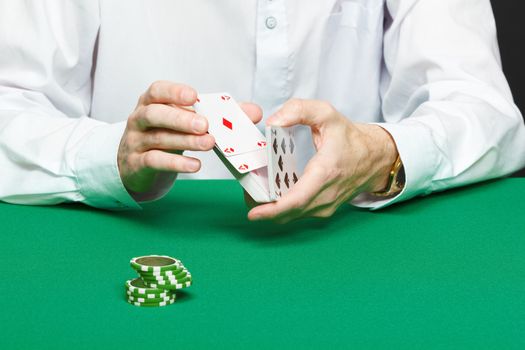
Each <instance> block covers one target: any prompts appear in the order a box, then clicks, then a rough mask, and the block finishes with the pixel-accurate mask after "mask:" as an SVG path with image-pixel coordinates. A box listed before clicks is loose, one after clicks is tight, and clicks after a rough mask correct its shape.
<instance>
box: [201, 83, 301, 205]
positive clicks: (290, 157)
mask: <svg viewBox="0 0 525 350" xmlns="http://www.w3.org/2000/svg"><path fill="white" fill-rule="evenodd" d="M194 108H195V111H196V112H197V113H199V114H200V115H202V116H204V117H206V118H207V119H208V123H209V129H208V132H209V133H210V134H211V135H213V136H214V137H215V142H216V144H215V148H214V151H215V153H216V154H217V156H218V157H219V158H220V159H221V161H222V162H223V163H224V165H225V166H226V167H227V168H228V170H229V171H230V173H231V174H232V175H233V176H234V177H235V178H236V179H237V180H238V181H239V183H240V184H241V185H242V187H243V188H244V189H245V190H246V191H247V192H248V194H250V196H251V197H252V198H253V199H254V200H255V201H256V202H258V203H267V202H271V201H275V200H278V199H279V198H280V197H281V196H283V195H285V194H286V193H288V191H290V189H291V188H292V187H293V186H294V185H295V183H296V182H297V181H298V180H299V176H300V174H299V171H298V169H297V153H298V152H297V145H296V140H295V135H296V129H297V128H298V127H290V128H281V127H274V126H270V127H267V128H266V136H264V135H263V134H262V133H261V132H260V131H259V129H257V127H256V126H255V125H254V124H253V123H252V121H251V120H250V119H249V118H248V116H247V115H246V114H245V113H244V112H243V111H242V109H241V108H240V107H239V105H238V104H237V102H235V100H234V99H233V98H232V97H231V95H230V94H228V93H215V94H201V95H199V98H198V100H197V103H196V104H195V106H194Z"/></svg>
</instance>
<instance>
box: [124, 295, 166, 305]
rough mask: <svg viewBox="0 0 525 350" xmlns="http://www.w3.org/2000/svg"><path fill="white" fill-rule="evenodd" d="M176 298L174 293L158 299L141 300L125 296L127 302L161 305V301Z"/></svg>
mask: <svg viewBox="0 0 525 350" xmlns="http://www.w3.org/2000/svg"><path fill="white" fill-rule="evenodd" d="M175 298H176V296H175V294H174V293H172V294H171V295H168V296H165V297H159V298H141V297H136V296H132V295H128V296H127V300H128V301H132V302H137V303H161V302H163V301H170V300H175Z"/></svg>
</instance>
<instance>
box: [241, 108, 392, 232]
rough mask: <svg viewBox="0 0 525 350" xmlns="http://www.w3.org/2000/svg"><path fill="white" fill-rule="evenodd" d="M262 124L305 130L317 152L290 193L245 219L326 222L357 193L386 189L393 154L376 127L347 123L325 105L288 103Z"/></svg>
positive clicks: (389, 142)
mask: <svg viewBox="0 0 525 350" xmlns="http://www.w3.org/2000/svg"><path fill="white" fill-rule="evenodd" d="M266 123H267V124H268V125H275V126H282V127H289V126H293V125H298V124H304V125H308V126H309V127H310V128H311V131H312V138H313V141H314V145H315V148H316V150H317V152H316V154H315V156H314V157H313V158H312V159H311V160H310V161H309V162H308V164H307V166H306V168H305V171H304V174H303V176H302V177H301V178H300V180H299V181H298V182H297V184H296V185H295V186H294V187H293V188H292V189H291V190H290V192H288V193H287V194H286V195H285V196H284V197H282V198H281V199H279V200H278V201H277V202H274V203H269V204H263V205H259V206H257V207H255V208H253V209H252V210H251V211H250V212H249V213H248V218H249V219H250V220H273V221H276V222H279V223H286V222H289V221H292V220H295V219H299V218H304V217H330V216H332V215H333V213H334V212H335V211H336V210H337V208H338V207H339V206H340V205H341V204H343V203H346V202H348V201H350V200H351V199H352V198H354V197H355V196H357V195H358V194H360V193H363V192H377V191H382V190H384V189H385V187H386V186H387V184H388V176H389V172H390V170H391V168H392V165H393V164H394V162H395V160H396V158H397V149H396V146H395V143H394V140H393V139H392V137H391V136H390V134H389V133H388V132H387V131H386V130H385V129H383V128H381V127H380V126H377V125H371V124H357V123H352V122H350V121H349V120H348V119H347V118H345V117H344V116H343V115H342V114H340V113H339V112H338V111H337V110H335V108H334V107H332V106H331V105H330V104H328V103H326V102H322V101H314V100H298V99H294V100H290V101H288V102H287V103H286V104H285V105H284V106H283V107H282V108H281V109H280V110H279V111H278V112H277V113H275V114H274V115H272V116H271V117H270V118H268V120H267V122H266Z"/></svg>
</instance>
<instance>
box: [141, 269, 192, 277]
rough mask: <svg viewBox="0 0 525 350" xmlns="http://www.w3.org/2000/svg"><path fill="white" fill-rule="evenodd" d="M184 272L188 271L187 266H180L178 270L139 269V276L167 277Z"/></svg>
mask: <svg viewBox="0 0 525 350" xmlns="http://www.w3.org/2000/svg"><path fill="white" fill-rule="evenodd" d="M182 272H188V270H187V269H186V268H180V269H177V270H167V271H153V272H149V271H140V272H139V271H137V273H138V274H139V276H148V277H165V276H176V275H178V274H180V273H182Z"/></svg>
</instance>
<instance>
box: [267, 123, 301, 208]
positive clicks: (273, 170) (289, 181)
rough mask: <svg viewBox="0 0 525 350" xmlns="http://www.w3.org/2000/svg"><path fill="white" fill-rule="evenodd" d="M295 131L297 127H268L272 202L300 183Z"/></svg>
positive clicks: (270, 194)
mask: <svg viewBox="0 0 525 350" xmlns="http://www.w3.org/2000/svg"><path fill="white" fill-rule="evenodd" d="M295 130H296V127H289V128H282V127H278V126H268V127H266V138H267V143H268V182H269V183H268V188H269V197H270V199H271V200H277V199H279V198H280V197H282V196H284V195H285V194H286V193H288V192H289V191H290V190H291V189H292V187H293V186H294V185H295V184H296V183H297V181H299V176H300V174H299V171H298V169H297V161H296V155H297V145H296V142H295Z"/></svg>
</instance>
